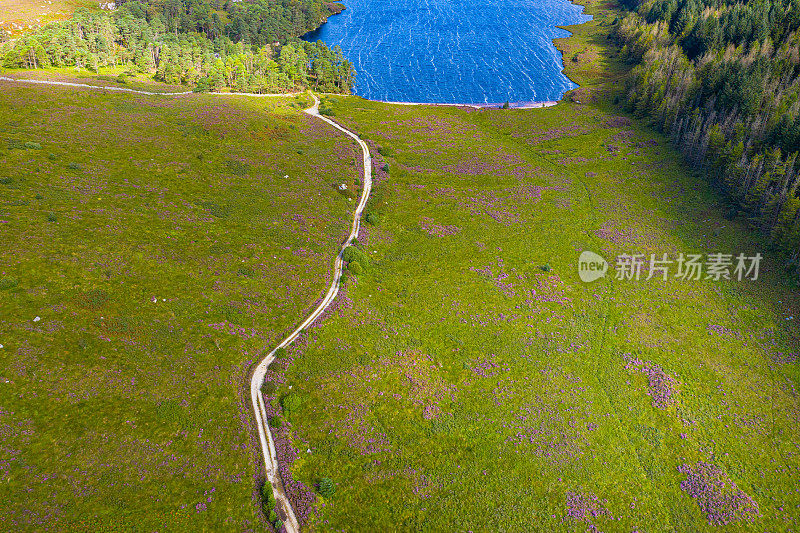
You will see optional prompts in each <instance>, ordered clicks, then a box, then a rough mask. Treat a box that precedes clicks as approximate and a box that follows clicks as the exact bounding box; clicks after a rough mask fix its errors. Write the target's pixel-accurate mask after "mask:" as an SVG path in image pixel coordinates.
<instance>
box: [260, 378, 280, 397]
mask: <svg viewBox="0 0 800 533" xmlns="http://www.w3.org/2000/svg"><path fill="white" fill-rule="evenodd" d="M276 388H277V387H276V386H275V382H273V381H266V382H264V384H263V385H261V392H262V394H267V395H269V394H272V393H273V392H275V389H276Z"/></svg>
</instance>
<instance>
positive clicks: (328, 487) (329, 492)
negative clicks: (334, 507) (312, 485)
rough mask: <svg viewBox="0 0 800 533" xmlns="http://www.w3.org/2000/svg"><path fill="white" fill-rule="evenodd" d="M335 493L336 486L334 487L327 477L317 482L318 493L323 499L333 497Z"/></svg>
mask: <svg viewBox="0 0 800 533" xmlns="http://www.w3.org/2000/svg"><path fill="white" fill-rule="evenodd" d="M334 492H336V485H334V483H333V480H332V479H331V478H329V477H324V478H322V479H321V480H319V493H320V494H321V495H322V496H324V497H325V498H330V497H331V496H333V493H334Z"/></svg>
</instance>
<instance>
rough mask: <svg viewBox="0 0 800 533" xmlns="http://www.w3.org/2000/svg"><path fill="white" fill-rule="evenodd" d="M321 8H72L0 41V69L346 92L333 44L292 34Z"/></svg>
mask: <svg viewBox="0 0 800 533" xmlns="http://www.w3.org/2000/svg"><path fill="white" fill-rule="evenodd" d="M222 7H224V8H225V9H220V8H222ZM323 8H324V9H326V10H327V9H328V8H327V7H324V4H322V3H320V2H319V1H318V0H303V1H299V0H291V1H287V2H282V1H279V2H268V1H265V0H258V1H256V2H253V3H248V4H247V5H243V4H241V3H225V4H224V6H219V5H215V4H214V3H212V2H209V1H208V0H184V1H181V0H168V1H166V2H156V1H154V0H150V1H149V2H138V1H136V2H127V3H124V4H123V5H122V6H121V7H120V8H119V9H118V10H116V11H115V12H114V13H113V14H107V13H95V12H90V11H88V10H78V11H77V12H76V13H75V14H74V15H73V16H72V18H70V19H68V20H65V21H61V22H56V23H52V24H49V25H47V26H45V27H44V28H42V29H40V30H37V31H36V32H34V33H31V34H28V35H25V36H23V37H22V38H20V39H17V40H15V41H10V42H8V43H5V44H4V45H3V47H2V48H0V60H2V64H3V66H4V67H6V68H45V67H50V66H54V67H72V66H75V67H78V68H86V69H88V70H92V71H95V72H96V71H98V69H99V68H101V67H109V66H111V67H124V68H126V69H128V70H135V71H137V72H143V73H149V74H152V75H154V77H155V78H156V79H158V80H160V81H164V82H167V83H172V84H188V85H190V86H195V87H197V89H198V90H216V89H221V88H223V87H228V88H230V89H232V90H236V91H241V92H257V93H264V92H287V91H292V90H298V89H305V88H308V87H311V88H314V89H317V90H320V91H324V92H338V93H349V92H350V91H351V89H352V86H353V83H354V81H355V79H354V78H355V72H354V71H353V66H352V64H351V63H350V62H349V61H347V60H346V59H345V58H344V57H343V56H342V51H341V49H339V48H338V47H334V48H332V49H331V48H328V47H327V46H325V45H324V44H323V43H320V42H317V43H308V42H302V41H300V40H298V39H297V36H298V35H300V34H302V33H305V32H306V31H308V29H309V28H314V27H316V26H317V25H318V24H319V23H320V22H321V21H322V20H324V19H323V17H322V15H321V11H320V10H321V9H323ZM259 9H260V10H261V11H258V13H257V14H254V13H256V11H254V10H259ZM327 13H330V10H328V11H327Z"/></svg>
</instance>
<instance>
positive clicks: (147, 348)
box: [0, 82, 359, 531]
mask: <svg viewBox="0 0 800 533" xmlns="http://www.w3.org/2000/svg"><path fill="white" fill-rule="evenodd" d="M1 85H2V87H1V89H2V90H1V91H0V92H1V93H2V96H0V127H1V129H0V161H2V165H1V166H0V241H1V242H2V243H3V246H1V247H0V436H1V437H2V438H0V479H2V484H0V515H2V516H3V528H4V529H10V530H14V531H36V530H62V531H65V530H93V531H94V530H108V529H115V530H116V529H120V530H126V531H131V530H135V531H156V530H158V531H199V530H226V529H230V530H250V529H261V528H263V527H265V526H264V524H265V522H262V520H263V519H262V518H261V516H260V511H259V506H258V504H257V498H258V495H257V494H258V493H257V491H258V488H259V478H260V477H263V473H262V472H261V470H260V469H259V468H258V465H259V464H261V463H260V462H259V461H260V458H259V448H258V446H257V444H255V443H254V441H253V432H254V430H255V428H254V427H253V426H252V423H251V422H250V416H251V415H250V411H249V403H247V401H246V400H247V398H248V397H247V396H246V394H242V393H241V390H242V387H244V386H246V384H247V383H249V379H248V372H249V370H250V367H251V365H252V364H253V362H254V361H255V360H257V359H258V358H260V356H261V354H262V352H263V351H264V350H265V349H271V347H272V345H273V344H275V343H276V342H277V341H278V340H279V338H280V337H281V335H283V334H285V333H287V332H288V331H291V329H293V328H294V327H295V323H296V322H297V319H298V317H300V316H302V315H303V314H304V313H307V312H309V310H310V309H312V305H313V304H314V302H315V301H316V300H317V299H318V298H319V297H320V296H321V294H322V293H323V289H324V287H325V286H326V284H327V283H328V280H329V279H330V275H331V272H330V267H331V264H332V260H333V258H334V257H335V254H336V253H337V250H338V248H339V246H340V243H341V240H342V239H343V238H344V237H345V236H346V235H347V232H348V231H349V224H348V223H347V219H348V216H349V215H348V213H349V212H350V211H351V209H352V206H351V204H350V203H349V202H347V200H346V199H345V198H343V197H342V196H340V195H339V194H337V193H336V191H335V189H334V188H333V187H332V185H333V184H334V183H346V184H347V185H348V187H350V188H356V187H357V185H356V180H357V177H358V174H357V171H356V167H355V156H356V155H357V154H358V153H359V152H357V151H356V149H357V147H356V146H355V144H352V145H351V144H350V143H348V142H346V141H345V142H343V140H342V136H341V134H340V133H338V132H337V131H336V130H334V129H333V128H330V127H328V126H326V125H324V124H322V123H321V122H319V121H315V120H314V119H312V118H311V117H307V116H306V115H304V114H301V113H299V112H298V111H297V109H296V108H297V107H302V106H304V105H306V101H305V100H303V99H300V100H296V99H294V98H281V99H256V98H241V97H228V98H226V99H223V98H219V97H214V96H208V95H187V96H182V97H172V98H164V97H147V96H134V95H125V94H104V93H102V92H100V91H90V90H85V89H77V90H76V89H71V88H66V89H65V88H60V87H41V86H22V85H20V84H12V83H7V82H4V83H2V84H1ZM34 101H35V102H36V105H35V106H34V105H31V102H34Z"/></svg>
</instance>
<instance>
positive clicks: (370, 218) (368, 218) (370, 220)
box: [364, 213, 379, 226]
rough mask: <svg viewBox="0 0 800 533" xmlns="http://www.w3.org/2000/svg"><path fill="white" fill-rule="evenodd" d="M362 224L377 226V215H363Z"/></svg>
mask: <svg viewBox="0 0 800 533" xmlns="http://www.w3.org/2000/svg"><path fill="white" fill-rule="evenodd" d="M364 222H366V223H367V224H369V225H370V226H377V225H378V222H379V219H378V215H377V214H376V213H367V214H366V215H364Z"/></svg>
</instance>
